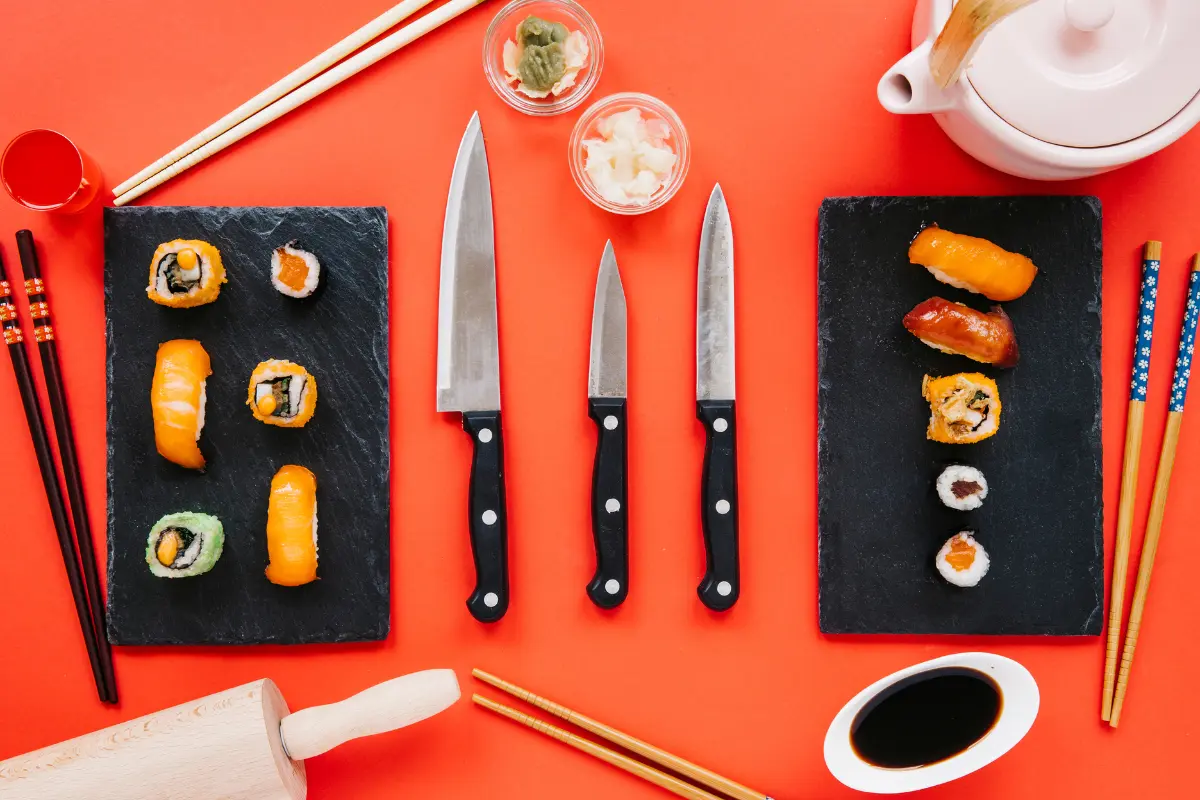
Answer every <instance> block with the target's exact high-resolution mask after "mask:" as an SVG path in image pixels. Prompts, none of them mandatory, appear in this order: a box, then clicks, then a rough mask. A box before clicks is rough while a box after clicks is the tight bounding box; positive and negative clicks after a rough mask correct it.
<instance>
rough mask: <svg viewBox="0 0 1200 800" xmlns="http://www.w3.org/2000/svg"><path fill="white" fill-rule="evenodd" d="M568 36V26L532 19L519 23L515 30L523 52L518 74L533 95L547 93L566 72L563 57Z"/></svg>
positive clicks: (530, 17)
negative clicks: (534, 93) (532, 90)
mask: <svg viewBox="0 0 1200 800" xmlns="http://www.w3.org/2000/svg"><path fill="white" fill-rule="evenodd" d="M567 35H568V32H567V26H566V25H563V24H562V23H561V22H547V21H546V20H544V19H541V18H540V17H534V16H528V17H526V18H525V19H524V20H522V22H521V24H520V25H518V26H517V45H518V46H519V47H521V48H522V49H521V60H520V61H518V62H517V74H518V75H520V76H521V82H522V83H524V84H525V85H526V86H528V87H529V88H530V89H534V90H535V91H539V92H548V91H550V89H551V88H552V87H553V86H554V84H556V83H558V82H559V81H560V80H562V76H563V75H565V74H566V72H567V60H566V56H565V55H564V54H563V42H565V41H566V40H567Z"/></svg>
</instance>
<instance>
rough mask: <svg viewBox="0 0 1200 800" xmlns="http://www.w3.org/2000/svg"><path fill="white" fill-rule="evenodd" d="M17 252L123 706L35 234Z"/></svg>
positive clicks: (88, 576)
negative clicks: (107, 630) (109, 642)
mask: <svg viewBox="0 0 1200 800" xmlns="http://www.w3.org/2000/svg"><path fill="white" fill-rule="evenodd" d="M17 251H18V252H19V253H20V256H21V272H22V273H24V277H25V294H26V296H27V298H28V300H29V311H30V316H32V317H33V325H34V328H33V336H34V339H36V340H37V343H38V352H39V353H40V354H41V357H42V373H43V374H44V375H45V378H46V390H47V392H48V394H49V399H50V412H51V414H52V416H53V418H54V435H55V438H56V441H57V442H58V455H59V459H60V461H61V462H62V469H63V477H64V478H65V479H66V484H67V499H68V501H69V502H70V506H71V519H72V521H73V522H74V525H75V540H76V542H77V544H78V546H79V563H80V566H81V567H82V570H83V581H84V585H85V586H86V587H87V594H88V601H89V606H90V609H91V616H92V624H93V627H94V628H95V631H96V649H97V654H98V655H99V657H100V670H101V672H102V673H103V674H104V681H105V686H106V687H107V689H108V697H109V700H110V701H111V702H113V703H115V702H117V699H118V696H117V679H116V675H115V674H114V672H113V663H112V649H111V648H110V646H109V644H108V636H107V635H106V632H105V631H106V626H105V622H104V595H103V593H102V592H101V589H100V575H99V571H98V570H97V569H96V552H95V547H94V545H93V542H92V529H91V524H90V520H89V519H88V513H87V503H86V501H85V498H84V494H83V478H82V476H81V475H80V471H79V459H78V458H77V457H76V450H75V434H74V432H73V429H72V426H71V414H70V411H69V409H68V407H67V395H66V391H65V390H64V388H63V380H62V369H61V367H60V366H59V362H58V350H57V348H56V346H55V344H54V341H55V338H56V336H55V332H54V325H53V320H52V319H51V317H50V304H49V302H47V297H46V285H45V282H44V281H43V279H42V270H41V265H40V264H39V263H38V256H37V248H36V246H35V245H34V241H33V233H32V232H30V231H17Z"/></svg>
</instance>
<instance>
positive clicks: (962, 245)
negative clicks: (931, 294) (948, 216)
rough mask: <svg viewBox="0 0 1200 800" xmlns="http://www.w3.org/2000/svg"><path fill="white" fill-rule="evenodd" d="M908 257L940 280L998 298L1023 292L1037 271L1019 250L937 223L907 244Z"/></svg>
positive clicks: (1004, 298) (990, 297) (1015, 295)
mask: <svg viewBox="0 0 1200 800" xmlns="http://www.w3.org/2000/svg"><path fill="white" fill-rule="evenodd" d="M908 260H909V261H911V262H912V263H914V264H920V265H921V266H922V267H925V269H927V270H929V272H930V273H931V274H932V275H933V277H935V278H937V279H938V280H939V281H941V282H942V283H948V284H950V285H951V286H954V287H956V288H958V289H966V290H967V291H968V292H975V293H976V294H981V295H983V296H984V297H986V298H988V299H989V300H996V301H999V302H1006V301H1008V300H1016V299H1017V298H1018V297H1020V296H1021V295H1023V294H1025V292H1027V291H1029V287H1030V286H1031V285H1033V279H1034V278H1036V277H1037V273H1038V268H1037V267H1036V266H1035V265H1034V263H1033V262H1032V261H1030V260H1029V259H1028V258H1026V257H1025V256H1023V255H1020V254H1019V253H1010V252H1008V251H1007V250H1005V249H1004V248H1002V247H1000V246H999V245H996V244H993V243H992V242H989V241H988V240H987V239H978V238H976V237H974V236H965V235H963V234H961V233H951V232H950V231H947V230H943V229H942V228H939V227H938V226H936V225H930V226H929V227H928V228H926V229H925V230H923V231H921V232H920V233H919V234H918V235H917V238H916V239H914V240H913V243H912V244H911V245H910V246H909V248H908Z"/></svg>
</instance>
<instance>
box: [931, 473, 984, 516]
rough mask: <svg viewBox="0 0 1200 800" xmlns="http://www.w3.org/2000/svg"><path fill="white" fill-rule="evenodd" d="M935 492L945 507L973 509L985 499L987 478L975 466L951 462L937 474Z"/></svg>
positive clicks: (960, 509)
mask: <svg viewBox="0 0 1200 800" xmlns="http://www.w3.org/2000/svg"><path fill="white" fill-rule="evenodd" d="M937 493H938V497H940V498H941V500H942V503H944V504H945V505H946V507H947V508H953V509H955V510H956V511H974V510H975V509H977V508H979V507H980V506H981V505H983V501H984V500H986V499H987V496H988V484H987V478H985V477H983V473H982V472H980V471H979V470H977V469H976V468H975V467H968V466H967V465H965V464H951V465H950V466H948V467H946V468H945V469H944V470H942V474H941V475H939V476H938V479H937Z"/></svg>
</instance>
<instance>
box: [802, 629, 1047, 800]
mask: <svg viewBox="0 0 1200 800" xmlns="http://www.w3.org/2000/svg"><path fill="white" fill-rule="evenodd" d="M945 667H967V668H970V669H975V670H978V671H980V672H982V673H984V674H986V675H988V676H989V677H990V678H991V679H992V680H994V681H995V682H996V685H998V686H999V687H1000V692H1001V694H1002V696H1003V701H1002V707H1001V711H1000V718H999V720H997V722H996V724H995V725H994V726H992V729H991V730H990V731H989V732H988V733H987V735H986V736H984V737H983V738H982V739H980V740H979V741H978V742H976V743H975V744H973V745H972V746H971V747H969V748H967V749H966V750H964V751H963V752H961V753H959V754H958V755H956V756H953V757H951V758H948V759H946V760H945V761H940V762H938V763H936V764H931V765H929V766H927V767H914V768H911V769H882V768H880V767H876V766H873V765H871V764H869V763H867V762H866V761H864V760H863V759H862V758H860V757H859V756H858V754H857V753H855V752H854V748H853V747H852V746H851V744H850V729H851V726H852V725H853V723H854V718H855V717H856V716H857V715H858V712H859V711H861V710H862V709H863V707H864V706H865V705H866V704H867V703H868V702H870V701H871V699H872V698H874V697H875V696H877V695H878V694H879V693H880V692H882V691H884V690H885V689H887V688H888V687H890V686H892V685H893V684H895V683H896V682H898V681H901V680H904V679H905V678H908V677H911V676H913V675H917V674H919V673H922V672H928V671H929V670H933V669H942V668H945ZM1040 703H1041V695H1040V693H1039V692H1038V686H1037V682H1036V681H1035V680H1034V679H1033V675H1031V674H1030V673H1029V670H1027V669H1025V667H1023V666H1022V665H1021V664H1018V663H1017V662H1016V661H1013V660H1012V659H1010V658H1005V657H1003V656H998V655H993V654H992V653H958V654H956V655H952V656H945V657H943V658H935V659H933V660H932V661H925V662H923V663H921V664H914V665H913V666H911V667H908V668H907V669H902V670H900V671H899V672H894V673H892V674H891V675H888V676H887V677H886V678H882V679H880V680H878V681H876V682H875V683H873V684H871V685H870V686H868V687H867V688H866V689H863V690H862V691H861V692H859V693H858V694H857V695H855V696H854V698H853V699H852V700H851V701H850V702H849V703H846V705H845V706H843V707H842V710H841V711H839V712H838V714H837V716H835V717H834V718H833V722H832V723H831V724H830V726H829V730H828V731H827V732H826V734H825V765H826V766H827V767H829V771H830V772H832V773H833V776H834V777H835V778H837V779H838V780H839V781H841V782H842V783H843V784H845V785H846V786H849V787H850V788H851V789H857V790H858V791H860V792H870V793H872V794H901V793H904V792H915V791H918V790H920V789H928V788H929V787H931V786H938V785H940V784H943V783H948V782H950V781H953V780H957V779H959V778H961V777H963V776H964V775H969V774H971V773H972V772H975V771H976V770H978V769H981V768H982V767H985V766H987V765H988V764H990V763H992V762H993V761H995V760H996V759H998V758H1000V756H1002V755H1004V754H1005V753H1007V752H1008V751H1009V750H1011V749H1012V748H1013V747H1015V746H1016V744H1017V743H1018V742H1020V741H1021V739H1023V738H1024V737H1025V734H1026V733H1028V732H1029V729H1030V728H1032V727H1033V721H1034V719H1036V718H1037V713H1038V707H1039V705H1040Z"/></svg>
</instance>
